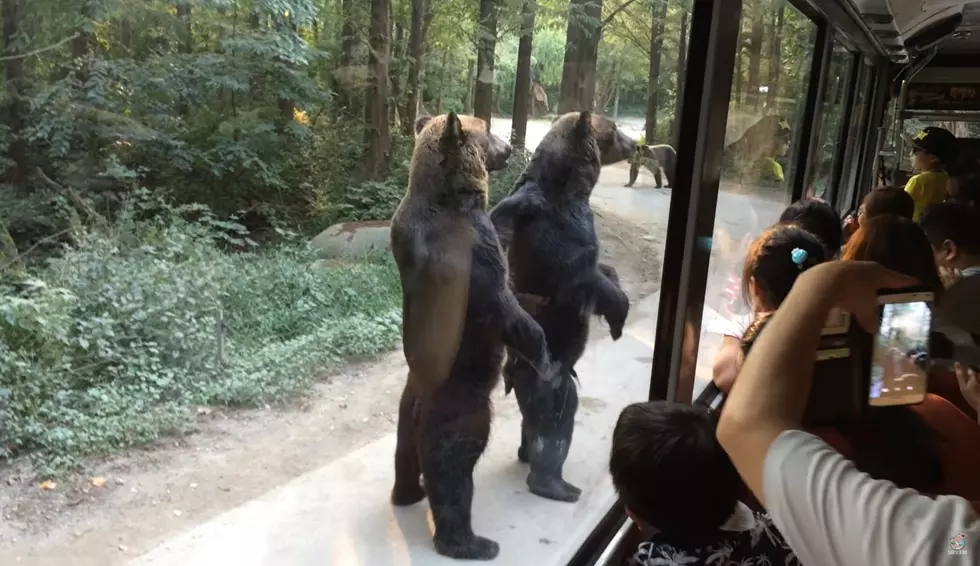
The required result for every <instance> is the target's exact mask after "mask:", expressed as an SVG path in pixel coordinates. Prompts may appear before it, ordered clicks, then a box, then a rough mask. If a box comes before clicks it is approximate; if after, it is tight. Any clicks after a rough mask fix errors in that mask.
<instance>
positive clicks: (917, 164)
mask: <svg viewBox="0 0 980 566" xmlns="http://www.w3.org/2000/svg"><path fill="white" fill-rule="evenodd" d="M909 143H910V144H911V145H912V154H911V159H912V168H913V169H915V170H916V171H918V172H919V173H918V174H917V175H914V176H913V177H912V178H911V179H909V182H908V183H906V185H905V192H907V193H908V194H909V196H911V197H912V200H914V201H915V213H914V215H913V217H912V220H915V221H916V222H918V220H919V216H920V215H921V214H922V211H923V210H925V209H926V207H928V206H929V205H930V204H936V203H940V202H942V201H944V200H946V196H947V191H946V185H947V183H948V182H949V174H948V173H946V170H945V164H947V163H952V161H953V159H954V158H955V157H956V136H954V135H953V134H952V133H950V132H949V130H944V129H943V128H935V127H929V128H925V129H924V130H921V131H920V132H919V133H917V134H916V135H915V136H914V137H912V139H910V140H909Z"/></svg>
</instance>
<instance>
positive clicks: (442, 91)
mask: <svg viewBox="0 0 980 566" xmlns="http://www.w3.org/2000/svg"><path fill="white" fill-rule="evenodd" d="M448 64H449V52H448V51H446V50H445V49H443V50H442V66H441V67H439V98H438V100H437V101H436V115H439V114H442V103H443V102H444V100H445V96H446V66H447V65H448ZM472 71H473V60H472V59H470V76H471V77H472V75H473V72H472ZM472 84H473V81H472V79H471V80H469V81H467V83H466V85H467V86H466V88H467V89H469V88H470V85H472ZM466 96H467V99H466V106H467V108H469V107H470V104H471V102H470V101H471V98H470V96H471V95H470V94H467V95H466ZM465 113H469V110H466V111H465Z"/></svg>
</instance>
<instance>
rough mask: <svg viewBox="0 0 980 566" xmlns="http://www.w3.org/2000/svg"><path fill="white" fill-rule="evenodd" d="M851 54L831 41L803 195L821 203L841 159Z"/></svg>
mask: <svg viewBox="0 0 980 566" xmlns="http://www.w3.org/2000/svg"><path fill="white" fill-rule="evenodd" d="M854 62H855V56H854V54H853V53H850V52H849V51H847V49H846V48H845V47H844V46H843V45H841V43H840V42H839V41H837V40H836V39H835V40H834V45H833V51H832V54H831V56H830V64H829V65H828V68H827V83H826V86H825V88H824V92H823V101H822V103H821V107H820V121H819V126H818V134H817V141H816V144H817V145H816V147H814V148H813V152H812V155H811V157H812V163H813V164H812V165H811V168H812V169H811V174H810V175H811V177H810V179H811V180H810V183H809V186H808V188H807V191H806V194H807V195H808V196H816V197H820V198H823V199H826V198H829V196H830V183H831V182H833V170H834V165H835V163H836V160H838V159H841V158H842V157H843V152H842V151H841V149H843V147H844V143H845V141H846V140H845V138H844V135H843V134H844V131H845V124H844V117H845V115H846V113H847V108H846V105H847V96H848V94H849V93H850V91H851V85H850V81H851V71H852V69H853V68H854Z"/></svg>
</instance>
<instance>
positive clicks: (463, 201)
mask: <svg viewBox="0 0 980 566" xmlns="http://www.w3.org/2000/svg"><path fill="white" fill-rule="evenodd" d="M415 131H416V140H415V151H414V153H413V154H412V167H411V172H410V173H409V184H408V193H407V194H406V195H405V198H404V199H402V202H401V204H399V205H398V210H397V211H395V215H394V217H393V218H392V220H391V251H392V254H394V256H395V263H397V264H398V272H399V275H400V277H401V283H402V309H403V314H402V319H403V321H402V338H403V342H404V351H405V360H406V361H407V362H408V380H407V382H406V384H405V390H404V391H403V392H402V398H401V403H400V404H399V408H398V444H397V446H396V448H395V486H394V488H393V489H392V493H391V500H392V502H393V503H394V504H395V505H411V504H413V503H416V502H417V501H420V500H421V499H422V498H423V497H425V496H426V495H428V497H429V505H430V507H431V508H432V515H433V517H434V519H435V535H434V537H433V540H434V542H435V546H436V550H437V551H438V552H439V553H440V554H443V555H446V556H449V557H453V558H470V559H484V560H489V559H492V558H494V557H495V556H496V555H497V553H498V552H499V546H498V544H497V543H496V542H494V541H492V540H489V539H486V538H484V537H480V536H477V535H475V534H474V533H473V528H472V525H471V521H470V510H471V506H472V502H473V468H474V466H476V462H477V460H478V459H479V458H480V456H481V455H482V454H483V450H484V449H485V448H486V445H487V440H488V439H489V436H490V419H491V407H490V394H491V392H492V391H493V388H494V387H495V386H496V384H497V381H498V379H499V375H500V367H501V363H502V362H503V359H504V352H505V347H509V348H511V349H512V350H514V351H517V352H519V353H520V355H521V356H523V357H524V358H526V359H527V360H530V365H529V367H531V368H533V369H531V370H530V371H532V372H533V373H534V374H535V376H536V379H542V380H548V379H550V380H551V381H552V382H556V381H557V380H556V379H555V374H556V373H557V366H555V369H554V370H552V369H551V367H552V364H550V362H549V359H548V349H547V345H546V344H545V338H544V332H543V331H542V330H541V327H540V326H539V325H538V324H537V323H536V322H534V319H532V318H531V316H530V315H528V314H527V313H526V312H524V310H522V309H521V307H520V306H519V305H518V302H517V298H516V297H515V296H514V294H513V292H512V291H511V289H510V287H509V285H508V279H507V263H506V260H505V258H504V254H503V250H502V249H501V247H500V242H499V240H498V239H497V234H496V232H494V229H493V224H491V222H490V215H489V214H488V213H487V171H488V169H490V170H493V169H500V168H502V167H503V166H504V165H505V164H506V161H507V158H508V156H509V155H510V151H511V150H510V147H509V146H508V145H507V144H506V143H505V142H504V141H503V140H501V139H499V138H497V137H496V136H493V135H492V134H490V133H489V132H487V128H486V123H485V122H484V121H483V120H479V119H476V118H472V117H469V116H457V115H456V114H454V113H450V114H448V115H444V116H437V117H435V118H427V117H424V118H420V119H419V120H418V121H417V122H416V125H415ZM420 474H421V475H422V476H424V478H425V487H424V488H423V486H422V484H420V481H419V479H420V478H419V476H420Z"/></svg>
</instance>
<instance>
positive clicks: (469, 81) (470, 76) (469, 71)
mask: <svg viewBox="0 0 980 566" xmlns="http://www.w3.org/2000/svg"><path fill="white" fill-rule="evenodd" d="M475 73H476V62H475V61H474V60H473V59H469V60H467V61H466V100H464V101H463V113H464V114H472V113H473V83H474V82H475V77H474V74H475ZM439 76H440V84H442V85H444V84H445V79H446V52H445V51H443V53H442V73H441V74H440V75H439ZM439 108H442V89H441V88H440V90H439Z"/></svg>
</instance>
